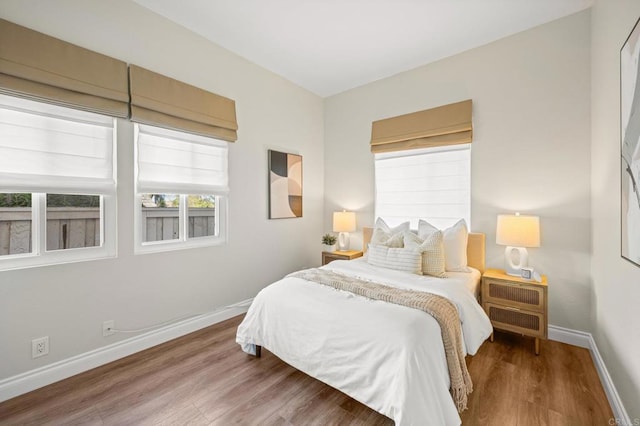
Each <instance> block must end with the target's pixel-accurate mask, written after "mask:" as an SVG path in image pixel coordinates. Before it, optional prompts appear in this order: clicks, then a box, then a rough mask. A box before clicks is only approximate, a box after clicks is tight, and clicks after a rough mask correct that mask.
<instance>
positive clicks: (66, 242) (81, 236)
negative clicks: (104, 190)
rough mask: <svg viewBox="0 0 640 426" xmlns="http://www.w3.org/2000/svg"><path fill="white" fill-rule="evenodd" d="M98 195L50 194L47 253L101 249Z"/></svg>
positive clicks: (48, 198) (48, 196)
mask: <svg viewBox="0 0 640 426" xmlns="http://www.w3.org/2000/svg"><path fill="white" fill-rule="evenodd" d="M100 203H101V200H100V196H99V195H68V194H47V250H49V251H51V250H64V249H70V248H82V247H97V246H100V245H101V239H100V230H101V229H102V225H101V223H100V211H101V205H100Z"/></svg>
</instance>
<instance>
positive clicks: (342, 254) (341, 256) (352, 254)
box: [322, 250, 363, 265]
mask: <svg viewBox="0 0 640 426" xmlns="http://www.w3.org/2000/svg"><path fill="white" fill-rule="evenodd" d="M362 255H363V252H362V251H361V250H346V251H323V252H322V264H323V265H326V264H327V263H329V262H333V261H334V260H353V259H357V258H358V257H362Z"/></svg>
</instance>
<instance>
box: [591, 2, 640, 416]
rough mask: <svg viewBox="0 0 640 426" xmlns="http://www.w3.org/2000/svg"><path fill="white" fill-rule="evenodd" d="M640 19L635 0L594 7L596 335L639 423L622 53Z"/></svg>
mask: <svg viewBox="0 0 640 426" xmlns="http://www.w3.org/2000/svg"><path fill="white" fill-rule="evenodd" d="M639 16H640V3H639V2H637V1H633V0H615V1H611V0H597V1H596V2H595V4H594V5H593V8H592V58H591V69H592V80H591V87H592V93H591V99H592V104H591V105H592V109H591V116H592V120H591V123H592V127H591V129H592V140H591V156H592V161H591V168H592V175H591V189H592V192H591V197H592V203H591V206H592V207H591V211H592V222H593V233H592V239H593V243H592V245H593V257H592V261H591V270H592V275H593V295H592V297H593V301H592V307H593V332H594V337H595V341H596V344H597V345H598V349H599V351H600V353H601V355H602V358H603V359H604V361H605V364H606V365H607V369H608V370H609V373H610V375H611V377H612V379H613V381H614V383H615V386H616V388H617V390H618V393H619V394H620V397H621V399H622V402H623V404H624V406H625V408H626V410H627V412H628V414H629V417H630V419H631V421H632V422H633V421H634V420H635V422H640V315H639V312H640V268H639V267H637V266H635V265H632V264H631V263H629V262H627V261H626V260H624V259H622V258H621V257H620V48H621V47H622V44H623V43H624V41H625V40H626V38H627V36H628V35H629V33H630V32H631V29H632V28H633V26H634V24H635V22H636V20H637V19H638V17H639ZM632 424H638V423H632Z"/></svg>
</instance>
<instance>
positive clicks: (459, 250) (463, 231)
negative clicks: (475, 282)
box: [418, 219, 471, 272]
mask: <svg viewBox="0 0 640 426" xmlns="http://www.w3.org/2000/svg"><path fill="white" fill-rule="evenodd" d="M436 231H438V228H436V227H435V226H433V225H431V224H430V223H429V222H426V221H424V220H422V219H420V221H419V222H418V236H419V237H420V238H422V239H427V237H428V236H429V235H431V234H432V233H434V232H436ZM442 236H443V242H444V263H445V270H447V271H449V272H471V269H469V268H468V267H467V240H468V239H469V231H468V230H467V224H466V223H465V221H464V219H460V220H459V221H458V222H456V224H455V225H453V226H452V227H450V228H447V229H444V230H443V231H442Z"/></svg>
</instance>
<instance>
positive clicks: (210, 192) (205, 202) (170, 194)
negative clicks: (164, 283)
mask: <svg viewBox="0 0 640 426" xmlns="http://www.w3.org/2000/svg"><path fill="white" fill-rule="evenodd" d="M135 129H136V130H135V132H136V206H138V211H137V214H136V252H137V253H146V252H155V251H164V250H174V249H181V248H189V247H200V246H209V245H217V244H221V243H223V242H225V241H226V203H227V193H228V191H229V190H228V171H227V143H226V142H222V141H219V140H217V139H213V138H209V137H204V136H198V135H193V134H189V133H184V132H178V131H173V130H167V129H161V128H158V127H153V126H148V125H143V124H136V125H135Z"/></svg>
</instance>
